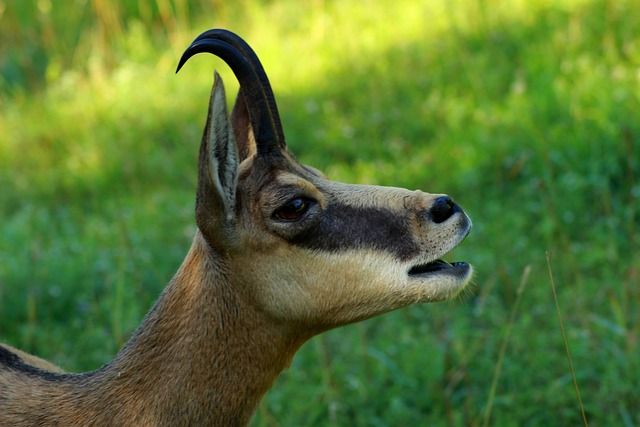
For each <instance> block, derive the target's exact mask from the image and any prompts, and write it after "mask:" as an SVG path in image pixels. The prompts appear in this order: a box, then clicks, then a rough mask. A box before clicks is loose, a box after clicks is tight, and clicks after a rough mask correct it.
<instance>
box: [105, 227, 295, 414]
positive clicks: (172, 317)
mask: <svg viewBox="0 0 640 427" xmlns="http://www.w3.org/2000/svg"><path fill="white" fill-rule="evenodd" d="M229 274H230V273H229V271H228V269H227V268H226V267H225V265H224V260H223V259H219V258H216V256H215V254H214V253H213V252H212V251H211V249H210V248H209V247H208V244H207V242H206V241H205V240H204V238H203V237H202V236H201V235H200V233H198V234H197V235H196V238H195V239H194V243H193V245H192V247H191V250H190V251H189V254H188V256H187V257H186V259H185V261H184V263H183V265H182V266H181V267H180V269H179V271H178V273H177V274H176V276H175V277H174V278H173V280H172V281H171V283H170V284H169V285H168V286H167V288H166V289H165V291H164V292H163V294H162V295H161V297H160V298H159V300H158V302H157V303H156V305H155V306H154V308H153V309H152V310H151V312H150V313H149V314H148V315H147V317H146V318H145V320H144V322H143V323H142V325H141V326H140V328H139V329H138V330H137V331H136V332H135V333H134V335H133V337H132V338H131V340H130V341H129V343H128V344H127V345H126V346H125V347H124V348H123V350H122V351H121V352H120V353H119V354H118V355H117V356H116V358H115V359H114V360H113V362H112V363H110V364H109V365H107V366H106V367H105V368H104V369H103V370H102V371H99V373H98V375H101V376H103V377H104V378H106V379H107V380H108V381H111V382H113V383H115V384H120V385H121V386H120V387H108V389H111V390H117V393H124V394H125V395H130V396H135V399H136V401H134V402H131V403H132V410H133V411H139V412H138V413H153V414H157V415H158V417H160V418H162V419H164V420H166V419H174V420H178V419H180V420H184V419H189V420H190V421H193V422H194V423H196V424H202V425H227V426H230V425H244V424H246V423H248V421H249V420H250V418H251V416H252V414H253V412H254V410H255V408H256V407H257V405H258V402H259V401H260V399H261V397H262V396H263V395H264V393H265V392H266V391H267V390H268V389H269V387H271V385H272V384H273V382H274V381H275V379H276V378H277V376H278V374H279V373H280V372H281V371H282V370H283V369H285V368H286V367H287V366H288V365H289V363H290V361H291V358H292V357H293V354H294V353H295V351H296V350H297V349H298V348H299V347H300V345H301V344H302V343H303V341H304V338H302V337H296V334H295V333H294V332H293V331H292V330H291V328H287V327H285V326H284V325H280V324H277V323H275V322H274V321H272V320H270V319H269V318H268V316H266V315H265V314H263V313H261V312H260V311H259V310H258V309H256V308H255V307H253V306H252V305H251V304H250V303H249V302H247V301H244V300H243V299H242V296H241V295H242V294H243V292H238V290H237V289H233V287H232V280H230V277H229ZM116 396H117V394H116V395H114V397H116ZM121 396H122V394H120V396H119V397H120V398H121ZM123 409H124V408H123ZM152 421H154V422H155V421H159V420H152Z"/></svg>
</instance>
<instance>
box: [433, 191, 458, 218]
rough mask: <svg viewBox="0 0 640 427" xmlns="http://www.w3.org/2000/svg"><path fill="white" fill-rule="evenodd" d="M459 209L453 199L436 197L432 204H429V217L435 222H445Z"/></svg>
mask: <svg viewBox="0 0 640 427" xmlns="http://www.w3.org/2000/svg"><path fill="white" fill-rule="evenodd" d="M459 209H460V208H459V207H458V205H456V204H455V203H453V200H451V198H450V197H448V196H444V197H438V198H437V199H436V201H435V202H434V203H433V206H431V210H430V213H431V219H432V220H433V222H435V223H436V224H440V223H441V222H445V221H446V220H448V219H449V218H451V215H453V214H454V213H456V212H457V211H458V210H459Z"/></svg>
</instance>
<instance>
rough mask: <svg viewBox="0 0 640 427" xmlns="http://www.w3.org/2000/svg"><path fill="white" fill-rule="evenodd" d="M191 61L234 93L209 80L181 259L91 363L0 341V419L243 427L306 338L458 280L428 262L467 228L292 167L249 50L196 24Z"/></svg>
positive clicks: (423, 297) (443, 207)
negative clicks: (191, 220) (42, 355)
mask: <svg viewBox="0 0 640 427" xmlns="http://www.w3.org/2000/svg"><path fill="white" fill-rule="evenodd" d="M200 52H209V53H212V54H215V55H217V56H219V57H221V58H222V59H223V60H224V61H225V62H226V63H227V64H228V65H229V66H230V68H231V70H232V71H233V72H234V74H235V76H236V78H237V79H238V81H239V83H240V90H239V93H238V95H237V99H236V103H235V105H234V108H233V110H232V112H231V115H230V116H229V114H228V112H227V107H226V97H225V91H224V87H223V83H222V80H221V79H220V77H219V76H218V75H217V73H216V74H215V77H214V84H213V89H212V91H211V97H210V102H209V111H208V116H207V120H206V126H205V128H204V134H203V137H202V142H201V144H200V153H199V160H198V182H197V190H196V206H195V219H196V223H197V226H198V227H197V231H196V233H195V237H194V239H193V243H192V245H191V249H190V250H189V252H188V254H187V256H186V258H185V260H184V261H183V263H182V265H181V266H180V268H179V269H178V271H177V273H176V275H175V276H174V277H173V279H172V280H171V281H170V283H169V284H168V285H167V287H166V288H165V289H164V291H163V292H162V294H161V296H160V297H159V299H158V300H157V302H156V303H155V305H154V307H153V308H152V309H151V311H150V312H149V313H148V314H147V315H146V317H145V318H144V320H143V321H142V324H141V326H140V327H139V328H138V329H137V330H136V331H135V332H134V333H133V334H132V336H131V338H130V340H129V341H128V342H127V344H126V345H125V346H124V348H122V350H120V352H119V353H118V354H117V355H116V356H115V358H114V359H113V360H112V361H111V362H109V363H108V364H106V365H105V366H103V367H102V368H100V369H98V370H96V371H92V372H87V373H80V374H72V373H64V372H63V371H62V370H60V369H59V368H57V367H56V366H55V365H52V364H50V363H49V362H46V361H44V360H42V359H39V358H37V357H35V356H31V355H28V354H26V353H23V352H21V351H19V350H16V349H14V348H12V347H9V346H8V345H5V346H2V345H0V425H11V426H23V425H59V426H72V425H74V426H75V425H82V426H86V425H106V424H108V425H127V426H129V425H158V426H159V425H167V426H180V425H218V426H236V425H245V424H247V423H248V422H249V421H250V419H251V417H252V414H253V413H254V410H255V409H256V406H257V404H258V402H259V400H260V399H261V397H262V396H263V395H264V393H265V392H266V391H267V389H268V388H269V387H270V386H271V385H272V384H273V382H274V380H275V379H276V377H277V376H278V375H279V373H280V372H281V371H283V370H284V369H285V368H286V367H287V366H288V365H289V364H290V362H291V359H292V358H293V355H294V353H295V352H296V351H297V350H298V348H299V347H300V346H301V345H302V344H303V343H304V342H305V341H307V340H309V339H310V338H311V337H313V336H314V335H317V334H319V333H321V332H323V331H326V330H328V329H331V328H335V327H337V326H341V325H346V324H349V323H353V322H357V321H360V320H364V319H367V318H370V317H373V316H376V315H379V314H382V313H385V312H388V311H391V310H394V309H397V308H400V307H404V306H407V305H409V304H413V303H417V302H433V301H443V300H446V299H449V298H451V297H452V296H455V295H456V294H458V293H459V292H460V291H461V290H462V289H464V288H465V286H466V285H467V283H468V282H469V280H470V278H471V275H472V267H471V266H470V265H469V264H467V263H465V262H456V263H449V262H446V261H443V260H441V259H440V257H442V256H443V255H444V254H446V253H447V252H449V251H450V250H452V249H453V248H454V247H455V246H457V245H458V244H459V243H460V242H461V241H462V240H463V239H464V238H465V237H466V236H467V234H468V233H469V231H470V229H471V221H470V220H469V218H468V217H467V215H466V214H465V213H464V212H463V211H462V209H461V208H460V207H458V205H456V204H455V203H453V201H452V200H451V199H450V198H449V197H448V196H446V195H443V194H429V193H424V192H421V191H418V190H416V191H409V190H406V189H401V188H392V187H379V186H366V185H351V184H344V183H339V182H333V181H330V180H328V179H327V178H326V177H325V176H324V175H323V174H322V173H321V172H319V171H318V170H316V169H314V168H312V167H309V166H305V165H302V164H301V163H299V162H298V161H297V159H296V158H295V157H294V156H293V154H292V153H291V152H290V151H289V149H288V147H287V145H286V143H285V139H284V133H283V130H282V126H281V123H280V117H279V115H278V111H277V107H276V103H275V98H274V95H273V92H272V89H271V86H270V84H269V81H268V79H267V76H266V74H265V72H264V69H263V67H262V65H261V64H260V62H259V60H258V58H257V56H256V55H255V53H254V52H253V50H252V49H251V48H250V47H249V46H248V45H247V44H246V43H245V42H244V41H243V40H242V39H241V38H240V37H238V36H237V35H235V34H233V33H231V32H229V31H226V30H220V29H215V30H209V31H206V32H204V33H203V34H201V35H200V36H198V37H197V38H196V39H195V40H194V42H193V43H192V44H191V45H190V46H189V47H188V48H187V50H186V51H185V52H184V54H183V56H182V58H181V59H180V62H179V65H178V70H180V68H181V67H182V66H183V65H184V63H185V62H186V61H187V60H188V59H189V58H190V57H191V56H193V55H194V54H197V53H200Z"/></svg>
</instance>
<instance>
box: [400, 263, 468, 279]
mask: <svg viewBox="0 0 640 427" xmlns="http://www.w3.org/2000/svg"><path fill="white" fill-rule="evenodd" d="M470 268H471V266H470V265H469V264H468V263H466V262H454V263H449V262H447V261H444V260H441V259H437V260H435V261H431V262H429V263H426V264H418V265H414V266H413V267H411V269H409V272H408V275H409V276H422V275H427V274H434V273H436V274H453V275H456V276H465V275H466V274H467V273H468V272H469V269H470Z"/></svg>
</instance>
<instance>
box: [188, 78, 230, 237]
mask: <svg viewBox="0 0 640 427" xmlns="http://www.w3.org/2000/svg"><path fill="white" fill-rule="evenodd" d="M237 173H238V155H237V150H236V144H235V141H234V135H233V132H231V129H230V126H229V116H228V112H227V102H226V96H225V90H224V84H223V83H222V79H221V78H220V76H219V75H218V74H217V73H215V77H214V84H213V89H212V90H211V98H210V102H209V113H208V116H207V124H206V126H205V130H204V134H203V136H202V143H201V145H200V160H199V166H198V190H197V195H196V221H197V223H198V227H199V228H200V230H201V231H202V232H203V233H204V235H205V237H207V238H208V240H209V243H211V244H214V241H215V242H221V243H224V244H227V243H228V242H229V239H231V238H232V234H233V223H232V219H233V212H234V207H235V196H236V185H237Z"/></svg>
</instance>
